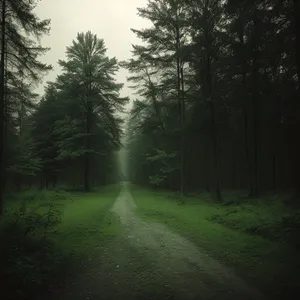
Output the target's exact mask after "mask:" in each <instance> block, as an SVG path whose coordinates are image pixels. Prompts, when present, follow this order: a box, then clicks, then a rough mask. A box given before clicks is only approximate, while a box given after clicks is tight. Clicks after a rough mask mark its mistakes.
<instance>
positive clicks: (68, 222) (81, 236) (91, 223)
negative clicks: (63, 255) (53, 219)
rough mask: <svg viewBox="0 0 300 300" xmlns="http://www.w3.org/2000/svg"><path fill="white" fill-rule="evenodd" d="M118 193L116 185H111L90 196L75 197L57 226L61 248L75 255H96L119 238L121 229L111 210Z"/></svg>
mask: <svg viewBox="0 0 300 300" xmlns="http://www.w3.org/2000/svg"><path fill="white" fill-rule="evenodd" d="M118 192H119V189H118V188H116V186H110V187H106V188H103V189H100V190H99V191H96V192H93V193H89V194H84V193H75V194H73V198H72V200H69V201H68V203H67V205H66V206H65V209H64V216H63V219H62V223H61V224H60V226H59V227H58V236H57V240H56V242H57V243H58V245H59V247H60V248H61V249H64V251H70V252H74V253H76V254H81V253H89V254H93V253H94V252H95V251H98V250H99V249H100V248H101V246H103V245H104V244H105V243H106V242H108V241H110V240H111V238H113V237H114V236H116V235H117V234H118V233H119V231H120V229H121V226H120V224H119V220H118V219H117V218H116V217H115V216H114V215H113V213H112V212H111V211H110V208H111V207H112V205H113V203H114V201H115V199H116V197H117V194H118Z"/></svg>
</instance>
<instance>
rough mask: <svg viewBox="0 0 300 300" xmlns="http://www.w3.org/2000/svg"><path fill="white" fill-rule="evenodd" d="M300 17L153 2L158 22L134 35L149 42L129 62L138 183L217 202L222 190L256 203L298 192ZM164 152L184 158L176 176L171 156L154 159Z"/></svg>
mask: <svg viewBox="0 0 300 300" xmlns="http://www.w3.org/2000/svg"><path fill="white" fill-rule="evenodd" d="M297 11H298V10H297V7H296V6H294V5H293V4H292V2H291V1H285V2H282V3H281V2H280V3H279V2H276V1H272V0H268V1H264V2H263V3H262V2H261V1H235V0H230V1H206V0H205V1H204V0H203V1H195V0H185V1H174V0H163V1H148V3H147V6H146V7H144V8H140V9H138V13H139V15H140V16H141V17H142V18H145V19H147V20H149V21H150V22H151V25H150V26H149V28H146V29H142V30H133V32H134V33H136V36H137V37H138V38H139V39H140V40H141V42H142V44H141V45H133V48H132V54H133V58H131V59H130V60H128V61H127V62H125V63H123V65H124V66H125V67H126V68H128V70H129V71H130V73H131V76H130V77H129V81H131V82H132V83H133V88H134V89H135V92H136V93H137V100H136V101H135V103H134V105H133V108H132V113H131V116H130V119H129V122H128V126H127V127H128V129H127V130H128V136H129V137H128V141H127V152H128V159H129V173H130V178H131V180H132V181H133V182H135V183H138V184H143V185H148V184H151V183H154V184H155V185H157V184H159V186H160V187H163V188H170V189H173V190H178V189H179V186H180V185H182V184H183V185H184V190H185V191H186V192H189V191H193V190H199V189H206V190H207V191H210V193H211V194H212V195H213V197H214V198H217V199H218V200H221V198H222V197H221V193H220V189H221V188H222V189H228V188H230V189H248V193H249V195H250V196H256V197H257V196H258V194H259V193H265V192H266V191H268V190H276V191H277V190H287V189H291V188H292V189H298V187H299V182H298V179H297V178H298V176H297V169H298V168H299V155H298V154H297V153H299V145H298V144H297V143H296V141H295V138H294V137H295V134H296V133H297V132H298V131H299V128H300V127H299V126H300V123H299V120H300V118H299V112H300V106H299V101H297V100H296V99H298V98H299V75H298V74H299V71H298V70H299V67H298V61H299V55H298V54H297V52H296V51H295V49H296V48H297V45H298V44H299V40H300V36H299V35H298V32H297V31H296V30H295V28H296V27H295V26H296V25H295V24H296V23H297V22H299V20H300V17H299V14H297ZM178 37H179V39H178ZM297 41H298V44H297ZM178 66H179V68H178ZM178 71H179V72H178ZM155 149H159V151H162V153H166V154H167V153H169V154H171V153H176V158H175V157H174V158H173V159H172V160H170V167H171V168H170V169H169V172H167V173H166V172H162V171H161V170H162V168H164V167H165V160H164V159H149V157H151V156H153V157H156V155H154V153H155V151H156V150H155ZM287 158H289V159H287ZM171 161H172V162H171ZM178 166H179V169H178ZM180 189H181V188H180Z"/></svg>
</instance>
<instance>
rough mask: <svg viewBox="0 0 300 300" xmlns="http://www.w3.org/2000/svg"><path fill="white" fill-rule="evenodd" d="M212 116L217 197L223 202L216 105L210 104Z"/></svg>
mask: <svg viewBox="0 0 300 300" xmlns="http://www.w3.org/2000/svg"><path fill="white" fill-rule="evenodd" d="M210 114H211V130H212V140H213V141H212V142H213V155H214V169H215V197H216V199H217V201H221V200H222V197H221V191H220V182H219V156H218V146H217V145H218V138H217V128H216V120H215V108H214V103H213V102H211V103H210Z"/></svg>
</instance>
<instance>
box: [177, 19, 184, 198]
mask: <svg viewBox="0 0 300 300" xmlns="http://www.w3.org/2000/svg"><path fill="white" fill-rule="evenodd" d="M176 52H177V53H176V68H177V97H178V108H179V117H180V147H179V149H180V195H181V198H182V200H183V195H184V180H185V178H184V129H183V126H184V124H183V122H184V121H183V118H184V115H183V111H184V106H183V101H182V94H181V84H182V82H181V65H180V64H181V59H180V57H179V52H180V29H179V25H178V22H177V23H176Z"/></svg>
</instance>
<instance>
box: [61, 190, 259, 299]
mask: <svg viewBox="0 0 300 300" xmlns="http://www.w3.org/2000/svg"><path fill="white" fill-rule="evenodd" d="M134 210H135V204H134V201H133V199H132V196H131V194H130V193H129V191H128V189H127V187H126V185H124V186H123V189H122V191H121V193H120V195H119V196H118V198H117V199H116V202H115V204H114V207H113V211H114V212H115V213H116V214H117V215H118V216H119V218H120V220H121V222H122V224H123V226H124V230H123V233H122V236H120V237H118V238H117V239H115V240H114V241H113V242H112V243H111V244H110V245H109V246H108V247H107V248H106V249H105V251H104V252H103V253H102V255H101V257H92V258H91V259H90V261H89V262H88V263H87V264H85V266H84V268H83V272H82V273H80V274H77V276H74V278H73V279H72V280H71V281H70V282H69V284H68V286H67V287H66V290H65V292H64V293H63V295H62V294H61V293H60V296H59V297H58V296H57V295H56V297H55V299H64V300H67V299H74V300H76V299H92V300H94V299H186V300H188V299H201V300H208V299H224V300H225V299H228V300H229V299H230V300H233V299H243V300H250V299H251V300H254V299H263V297H262V295H261V294H260V293H259V292H258V291H257V290H255V289H254V288H251V287H249V286H248V285H247V284H246V283H245V282H244V281H243V280H241V279H240V278H238V277H237V276H236V275H235V274H234V273H233V272H232V271H230V270H229V269H227V268H226V267H224V266H223V265H222V264H220V263H219V262H217V261H216V260H214V259H212V258H211V257H209V256H208V255H206V254H205V253H204V252H203V251H201V249H199V248H198V247H196V246H195V245H194V244H192V243H191V242H189V241H188V240H186V239H185V238H183V237H181V236H180V235H178V234H175V233H174V232H172V231H171V230H170V229H169V228H167V227H166V226H164V225H161V224H156V223H149V222H145V221H142V220H141V219H139V218H138V217H137V216H136V215H135V212H134Z"/></svg>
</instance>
